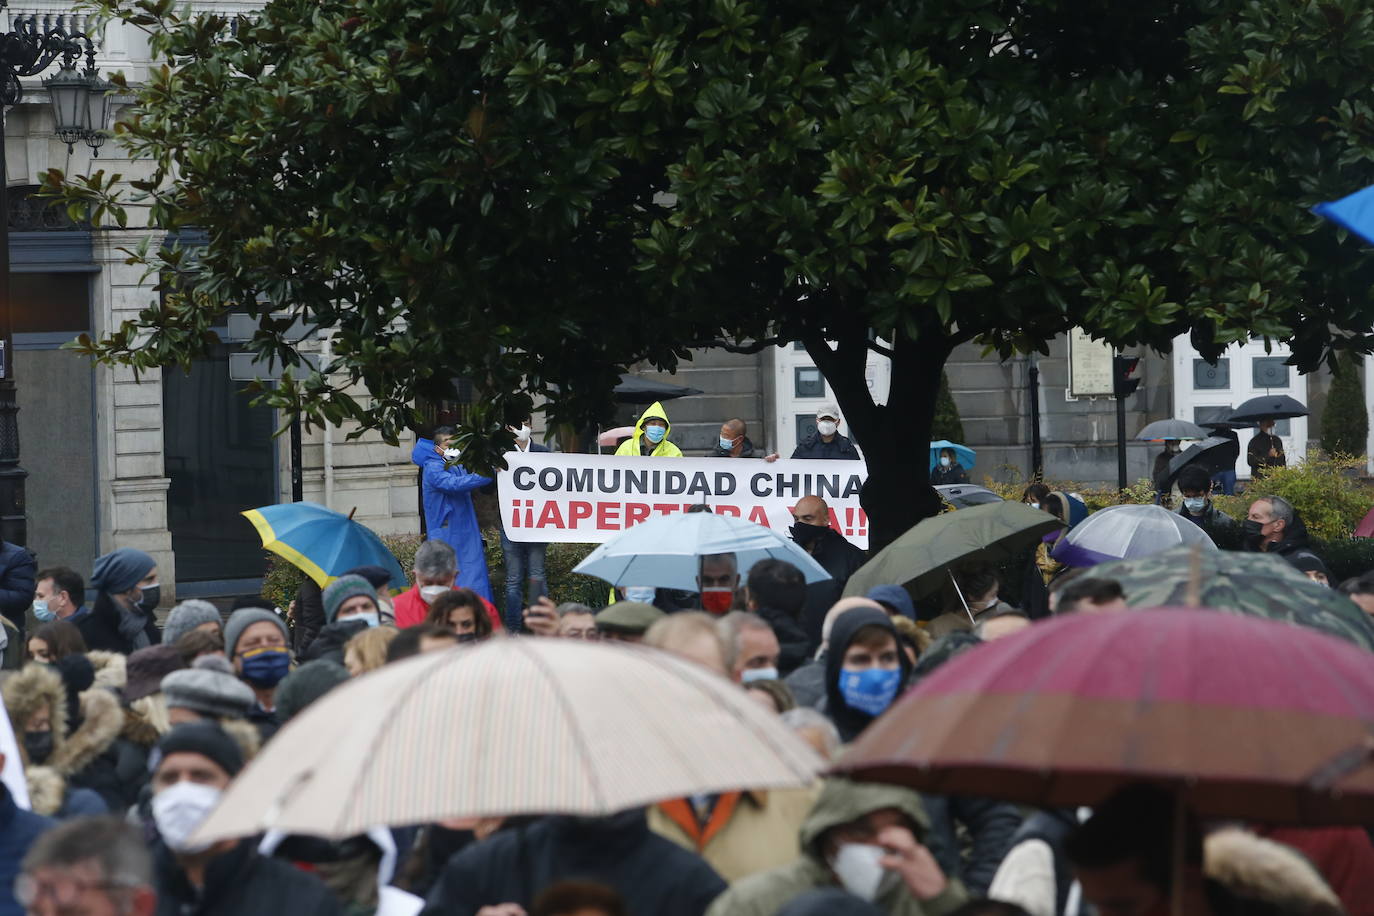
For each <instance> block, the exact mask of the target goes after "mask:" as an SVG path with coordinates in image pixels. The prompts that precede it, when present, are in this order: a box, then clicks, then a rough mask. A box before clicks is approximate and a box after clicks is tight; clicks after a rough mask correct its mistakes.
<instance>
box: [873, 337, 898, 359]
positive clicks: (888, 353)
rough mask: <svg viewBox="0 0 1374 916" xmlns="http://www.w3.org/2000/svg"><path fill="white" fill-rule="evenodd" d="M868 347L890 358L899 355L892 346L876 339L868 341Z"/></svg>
mask: <svg viewBox="0 0 1374 916" xmlns="http://www.w3.org/2000/svg"><path fill="white" fill-rule="evenodd" d="M868 349H870V350H872V351H873V352H874V353H880V354H882V355H883V356H886V357H887V358H888V359H891V358H892V357H894V356H896V355H897V354H896V353H895V352H894V351H893V350H892V348H891V347H885V346H883V345H882V344H880V343H878V342H877V341H876V340H870V341H868Z"/></svg>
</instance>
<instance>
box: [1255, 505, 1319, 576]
mask: <svg viewBox="0 0 1374 916" xmlns="http://www.w3.org/2000/svg"><path fill="white" fill-rule="evenodd" d="M1311 543H1312V542H1311V540H1310V539H1309V538H1308V536H1307V526H1306V525H1304V524H1303V521H1302V519H1301V518H1299V517H1298V516H1297V515H1296V514H1294V516H1293V523H1292V524H1291V525H1289V526H1288V527H1287V528H1286V529H1285V530H1284V532H1283V540H1281V541H1277V542H1275V543H1273V544H1271V545H1269V547H1268V549H1267V550H1265V551H1264V552H1265V553H1272V554H1275V555H1277V556H1280V557H1283V558H1284V559H1285V560H1287V561H1288V562H1289V563H1293V564H1296V563H1297V562H1298V561H1299V560H1301V559H1303V558H1305V557H1315V558H1316V559H1318V560H1321V559H1322V558H1321V556H1320V555H1319V554H1318V553H1317V552H1316V551H1314V550H1313V549H1312V547H1311ZM1322 562H1323V563H1325V562H1326V561H1325V560H1322Z"/></svg>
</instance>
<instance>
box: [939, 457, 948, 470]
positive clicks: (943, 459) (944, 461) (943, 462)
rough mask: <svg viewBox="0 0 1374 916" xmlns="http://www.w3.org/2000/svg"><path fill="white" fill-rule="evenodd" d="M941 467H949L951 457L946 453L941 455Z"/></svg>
mask: <svg viewBox="0 0 1374 916" xmlns="http://www.w3.org/2000/svg"><path fill="white" fill-rule="evenodd" d="M940 467H942V468H947V467H949V459H948V458H946V457H945V456H944V455H941V456H940Z"/></svg>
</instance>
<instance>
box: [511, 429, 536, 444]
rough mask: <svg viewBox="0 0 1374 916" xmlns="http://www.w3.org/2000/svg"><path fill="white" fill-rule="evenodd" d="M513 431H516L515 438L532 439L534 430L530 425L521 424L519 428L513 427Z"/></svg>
mask: <svg viewBox="0 0 1374 916" xmlns="http://www.w3.org/2000/svg"><path fill="white" fill-rule="evenodd" d="M512 432H514V433H515V438H516V439H518V440H519V441H521V442H528V441H530V433H531V432H532V430H531V429H530V428H529V427H528V426H521V427H520V428H519V429H513V430H512Z"/></svg>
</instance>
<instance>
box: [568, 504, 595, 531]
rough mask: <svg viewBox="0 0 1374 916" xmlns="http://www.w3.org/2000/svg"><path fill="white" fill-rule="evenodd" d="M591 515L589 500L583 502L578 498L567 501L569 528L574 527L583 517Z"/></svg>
mask: <svg viewBox="0 0 1374 916" xmlns="http://www.w3.org/2000/svg"><path fill="white" fill-rule="evenodd" d="M591 517H592V504H591V503H589V502H583V501H582V500H580V499H579V500H575V501H574V502H570V503H568V527H569V528H576V527H577V523H578V522H580V521H582V520H583V519H584V518H591Z"/></svg>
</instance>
